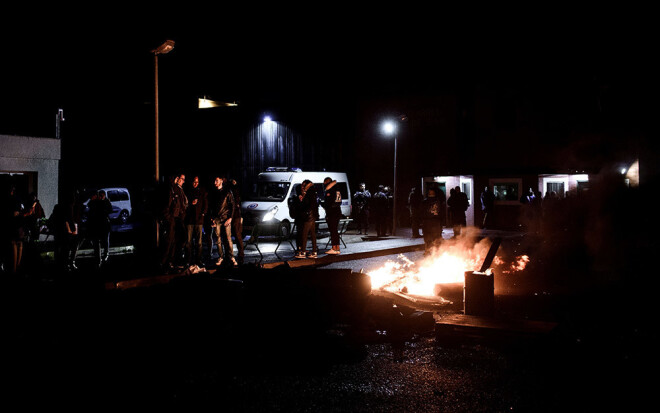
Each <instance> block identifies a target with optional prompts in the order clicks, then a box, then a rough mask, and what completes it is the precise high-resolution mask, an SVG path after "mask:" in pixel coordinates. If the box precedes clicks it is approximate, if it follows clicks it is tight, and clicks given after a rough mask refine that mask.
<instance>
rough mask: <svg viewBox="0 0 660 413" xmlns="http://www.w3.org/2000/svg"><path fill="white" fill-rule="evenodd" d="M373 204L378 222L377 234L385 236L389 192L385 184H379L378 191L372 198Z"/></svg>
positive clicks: (375, 218)
mask: <svg viewBox="0 0 660 413" xmlns="http://www.w3.org/2000/svg"><path fill="white" fill-rule="evenodd" d="M371 206H372V208H371V212H373V216H374V221H375V224H376V235H377V236H379V237H383V236H385V234H386V233H385V227H386V225H387V224H386V222H385V221H386V220H387V194H386V193H385V187H384V186H383V185H378V191H377V192H376V193H375V194H374V196H373V198H372V202H371Z"/></svg>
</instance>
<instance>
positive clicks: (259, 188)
mask: <svg viewBox="0 0 660 413" xmlns="http://www.w3.org/2000/svg"><path fill="white" fill-rule="evenodd" d="M289 186H291V184H290V183H289V182H258V183H257V184H256V185H255V190H254V192H253V193H252V194H250V200H252V201H276V202H279V201H284V198H286V195H287V193H289Z"/></svg>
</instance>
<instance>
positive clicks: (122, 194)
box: [117, 191, 128, 201]
mask: <svg viewBox="0 0 660 413" xmlns="http://www.w3.org/2000/svg"><path fill="white" fill-rule="evenodd" d="M117 200H118V201H128V192H126V191H117Z"/></svg>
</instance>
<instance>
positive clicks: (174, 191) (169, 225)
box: [160, 174, 188, 272]
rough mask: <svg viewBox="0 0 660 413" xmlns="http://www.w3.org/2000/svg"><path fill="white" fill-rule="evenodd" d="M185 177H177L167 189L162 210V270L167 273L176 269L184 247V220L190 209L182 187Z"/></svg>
mask: <svg viewBox="0 0 660 413" xmlns="http://www.w3.org/2000/svg"><path fill="white" fill-rule="evenodd" d="M185 179H186V178H185V175H183V174H181V175H177V176H175V177H174V178H173V179H172V180H171V181H170V183H169V185H168V186H167V187H166V188H165V193H164V205H163V207H162V209H161V229H162V235H163V237H162V241H163V242H162V255H161V261H160V264H161V268H162V269H163V270H165V271H168V272H169V271H172V270H173V269H174V264H175V260H177V259H178V253H179V252H180V249H179V247H180V246H182V243H181V240H182V239H183V233H182V232H183V231H185V225H184V219H185V216H186V209H187V208H188V199H187V198H186V195H185V193H184V192H183V188H182V185H183V183H184V182H185Z"/></svg>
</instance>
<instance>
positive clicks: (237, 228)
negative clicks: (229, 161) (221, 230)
mask: <svg viewBox="0 0 660 413" xmlns="http://www.w3.org/2000/svg"><path fill="white" fill-rule="evenodd" d="M229 189H230V190H231V194H232V196H233V197H234V217H233V218H232V220H231V227H232V230H233V233H234V239H235V240H236V247H237V249H238V262H240V263H243V259H244V258H245V247H244V245H243V217H242V216H241V191H240V190H239V188H238V183H237V182H236V180H235V179H232V180H231V181H230V185H229Z"/></svg>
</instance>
